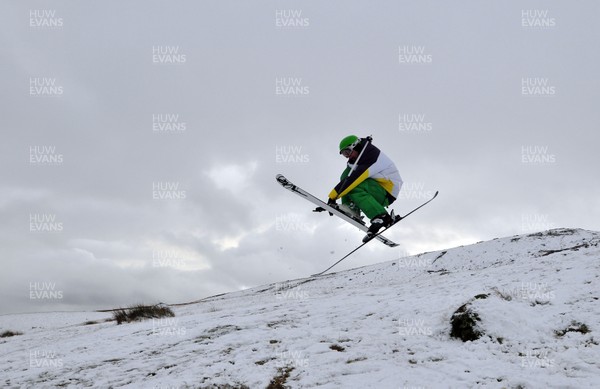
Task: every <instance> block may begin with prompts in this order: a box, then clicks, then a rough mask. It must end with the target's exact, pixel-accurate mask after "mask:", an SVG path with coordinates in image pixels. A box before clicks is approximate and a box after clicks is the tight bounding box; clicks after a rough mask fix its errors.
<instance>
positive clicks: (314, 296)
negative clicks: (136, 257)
mask: <svg viewBox="0 0 600 389" xmlns="http://www.w3.org/2000/svg"><path fill="white" fill-rule="evenodd" d="M599 243H600V233H598V232H592V231H586V230H572V229H556V230H550V231H546V232H543V233H539V234H530V235H521V236H515V237H507V238H501V239H495V240H492V241H488V242H480V243H478V244H475V245H470V246H464V247H458V248H454V249H449V250H444V251H437V252H430V253H424V254H420V255H417V256H413V257H406V258H399V259H398V260H396V261H393V262H386V263H380V264H377V265H373V266H368V267H363V268H358V269H353V270H349V271H344V272H339V273H333V274H326V275H324V276H321V277H316V278H306V279H298V280H291V281H285V282H282V283H276V284H271V285H265V286H261V287H257V288H252V289H248V290H244V291H240V292H235V293H229V294H225V295H219V296H214V297H209V298H206V299H203V300H199V301H197V302H193V303H189V304H182V305H177V306H172V309H173V311H174V312H175V314H176V316H175V317H173V318H164V319H154V320H147V321H142V322H136V323H129V324H121V325H117V324H116V323H115V322H112V321H105V320H106V319H110V318H111V314H110V313H102V312H56V313H43V314H22V315H3V316H0V332H4V331H5V330H12V331H20V332H22V333H23V334H22V335H18V336H13V337H7V338H0V376H1V378H0V386H3V387H7V388H19V387H36V388H39V387H57V386H58V387H73V388H75V387H102V388H107V387H115V388H116V387H125V388H157V389H158V388H188V387H189V388H198V387H201V388H202V387H226V385H231V387H242V386H246V387H249V388H261V387H262V388H264V387H266V386H267V385H268V384H269V382H270V381H271V379H273V378H274V377H275V376H277V375H278V374H279V373H278V372H280V371H282V370H285V369H286V368H288V369H287V371H289V378H287V381H286V385H288V386H290V387H292V388H296V387H319V388H447V387H449V388H463V387H485V388H516V387H524V388H542V387H543V388H546V387H561V388H586V387H590V388H592V387H598V386H599V385H600V351H599V342H600V338H599V337H598V336H597V334H596V333H597V331H599V324H600V307H599V305H598V298H599V297H600V290H599V289H598V287H597V285H598V281H599V280H598V277H599V276H600V247H599ZM324 265H328V264H324ZM482 294H485V295H487V297H486V298H479V299H475V298H474V297H475V296H477V295H482ZM467 303H469V306H470V309H472V310H474V311H475V312H477V314H478V315H479V317H480V319H481V320H480V322H478V328H480V329H481V330H482V331H483V333H484V335H483V336H482V337H481V338H480V339H478V340H475V341H468V342H462V341H461V340H458V339H454V338H451V337H450V335H449V334H450V327H451V325H450V319H451V317H452V315H453V313H454V312H455V311H456V310H457V309H458V308H459V307H460V306H462V305H463V304H467ZM90 321H93V322H96V324H89V323H88V324H84V323H86V322H90ZM582 324H585V326H587V329H588V331H587V332H586V333H582V332H576V331H574V329H577V328H580V329H581V325H582ZM569 328H570V329H571V331H567V332H565V330H567V329H569ZM561 331H562V332H561ZM583 332H585V331H583Z"/></svg>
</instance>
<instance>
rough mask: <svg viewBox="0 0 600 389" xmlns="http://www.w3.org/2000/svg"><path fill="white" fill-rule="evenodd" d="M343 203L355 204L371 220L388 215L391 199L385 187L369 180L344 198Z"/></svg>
mask: <svg viewBox="0 0 600 389" xmlns="http://www.w3.org/2000/svg"><path fill="white" fill-rule="evenodd" d="M342 203H343V204H349V203H354V205H356V206H357V207H358V208H359V209H360V210H361V211H363V213H364V214H365V215H366V216H367V217H368V218H369V220H371V219H373V218H374V217H375V216H379V215H381V214H382V213H387V211H386V209H385V207H387V206H388V205H389V199H388V196H387V191H386V190H385V189H383V186H381V185H379V183H378V182H377V181H375V180H374V179H372V178H367V179H366V180H364V181H363V182H361V183H360V184H358V186H357V187H356V188H354V189H352V190H351V191H350V192H349V193H348V194H347V195H346V196H344V197H342Z"/></svg>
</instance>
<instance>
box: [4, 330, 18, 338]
mask: <svg viewBox="0 0 600 389" xmlns="http://www.w3.org/2000/svg"><path fill="white" fill-rule="evenodd" d="M17 335H23V333H22V332H19V331H4V332H3V333H1V334H0V338H9V337H11V336H17Z"/></svg>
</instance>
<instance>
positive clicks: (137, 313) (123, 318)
mask: <svg viewBox="0 0 600 389" xmlns="http://www.w3.org/2000/svg"><path fill="white" fill-rule="evenodd" d="M174 316H175V314H174V313H173V311H172V310H171V308H169V307H167V306H164V305H160V304H158V305H149V306H147V305H142V304H137V305H133V306H131V307H129V308H119V309H117V310H115V311H114V312H113V318H114V320H116V321H117V324H121V323H130V322H132V321H139V320H144V319H159V318H161V317H174Z"/></svg>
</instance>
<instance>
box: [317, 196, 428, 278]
mask: <svg viewBox="0 0 600 389" xmlns="http://www.w3.org/2000/svg"><path fill="white" fill-rule="evenodd" d="M438 193H439V191H436V192H435V194H434V195H433V197H432V198H430V199H429V200H427V201H426V202H424V203H423V204H421V205H419V206H418V207H417V208H415V209H413V210H412V211H410V212H409V213H407V214H406V215H404V216H396V217H395V219H394V222H393V223H392V224H390V225H389V226H387V227H386V228H384V229H383V230H381V231H379V232H378V233H377V234H375V235H373V236H372V237H371V238H370V239H369V240H367V241H365V242H363V243H362V244H361V245H360V246H358V247H357V248H355V249H354V250H352V251H350V252H349V253H348V254H346V255H344V257H343V258H342V259H340V260H339V261H337V262H336V263H334V264H333V265H331V266H329V267H328V268H327V269H325V270H323V271H322V272H320V273H316V274H312V275H311V277H317V276H320V275H322V274H324V273H326V272H327V271H328V270H330V269H331V268H333V267H334V266H335V265H337V264H338V263H340V262H342V261H343V260H344V259H346V258H348V257H349V256H350V255H352V254H354V253H355V252H356V251H358V249H360V248H361V247H363V246H364V245H366V244H367V243H369V242H370V241H372V240H373V239H376V238H377V237H378V236H380V235H381V234H383V233H384V232H385V231H387V230H388V229H390V228H391V227H393V226H394V225H396V224H397V223H398V222H399V221H400V220H403V219H405V218H406V217H407V216H408V215H410V214H411V213H413V212H415V211H417V210H418V209H420V208H422V207H424V206H425V205H427V204H429V203H430V202H431V201H432V200H433V199H435V198H436V197H437V195H438Z"/></svg>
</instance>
